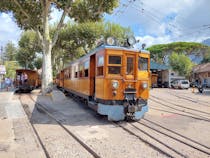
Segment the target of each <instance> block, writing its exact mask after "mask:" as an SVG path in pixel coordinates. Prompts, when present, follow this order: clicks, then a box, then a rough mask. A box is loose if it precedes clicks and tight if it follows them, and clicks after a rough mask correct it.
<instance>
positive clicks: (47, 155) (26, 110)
mask: <svg viewBox="0 0 210 158" xmlns="http://www.w3.org/2000/svg"><path fill="white" fill-rule="evenodd" d="M18 99H19V100H20V103H21V105H22V107H23V109H24V111H25V113H26V115H27V116H28V118H30V117H31V112H30V109H29V107H28V105H27V104H25V103H23V101H22V98H21V94H20V95H19V97H18ZM29 121H30V119H29ZM30 124H31V126H32V129H33V131H34V133H35V135H36V137H37V139H38V141H39V143H40V145H41V147H42V149H43V151H44V153H45V156H46V158H50V155H49V153H48V151H47V149H46V148H45V146H44V144H43V142H42V140H41V138H40V136H39V134H38V132H37V130H36V128H35V127H34V125H33V123H32V122H31V121H30Z"/></svg>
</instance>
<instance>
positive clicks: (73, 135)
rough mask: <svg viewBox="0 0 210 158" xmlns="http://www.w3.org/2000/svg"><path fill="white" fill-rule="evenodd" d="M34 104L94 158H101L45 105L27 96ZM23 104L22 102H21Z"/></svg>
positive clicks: (47, 155)
mask: <svg viewBox="0 0 210 158" xmlns="http://www.w3.org/2000/svg"><path fill="white" fill-rule="evenodd" d="M27 96H28V97H29V98H30V99H31V100H32V101H33V102H34V103H35V106H36V108H37V110H38V111H41V112H43V113H45V114H46V115H47V116H48V117H49V118H51V119H52V120H54V121H55V122H56V123H57V125H59V126H60V127H61V128H62V129H63V130H64V131H65V132H66V133H67V134H68V135H70V136H71V137H72V138H74V139H75V140H76V141H77V142H78V143H79V144H80V145H81V146H82V147H83V148H84V149H85V150H86V151H87V152H89V153H90V154H91V155H92V156H93V157H94V158H101V156H100V155H98V154H97V153H96V152H95V151H94V149H92V148H91V147H90V146H88V145H87V144H86V143H85V142H83V141H82V140H81V139H80V138H79V137H78V136H77V135H75V134H74V133H73V132H72V131H70V130H69V129H68V128H66V127H65V126H64V125H63V124H62V121H63V120H58V119H57V118H55V117H54V116H53V114H51V113H50V112H49V111H48V109H47V108H45V106H44V105H42V104H41V103H38V102H36V101H35V100H34V99H33V97H32V96H31V95H27ZM20 101H21V96H20ZM21 102H22V101H21ZM21 104H22V105H23V107H24V106H25V107H26V104H23V103H21ZM26 113H28V114H29V115H30V112H29V111H28V112H27V110H26ZM32 126H33V130H34V131H35V133H36V135H37V137H38V139H39V141H40V144H41V145H42V148H43V149H44V152H45V154H46V157H47V158H50V156H49V153H48V151H47V150H46V148H45V146H44V145H43V142H42V140H41V139H40V137H39V134H38V132H37V130H36V129H35V127H34V125H33V124H32Z"/></svg>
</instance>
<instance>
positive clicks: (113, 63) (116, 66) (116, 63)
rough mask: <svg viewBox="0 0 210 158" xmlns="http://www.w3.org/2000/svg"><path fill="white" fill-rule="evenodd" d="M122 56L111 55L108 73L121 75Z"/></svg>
mask: <svg viewBox="0 0 210 158" xmlns="http://www.w3.org/2000/svg"><path fill="white" fill-rule="evenodd" d="M121 66H122V61H121V56H117V55H116V56H115V55H110V56H109V63H108V73H109V74H120V72H121Z"/></svg>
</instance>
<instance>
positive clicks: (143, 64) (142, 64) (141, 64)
mask: <svg viewBox="0 0 210 158" xmlns="http://www.w3.org/2000/svg"><path fill="white" fill-rule="evenodd" d="M138 68H139V70H140V71H148V58H143V57H139V61H138Z"/></svg>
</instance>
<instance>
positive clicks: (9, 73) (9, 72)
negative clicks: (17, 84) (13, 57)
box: [5, 61, 19, 79]
mask: <svg viewBox="0 0 210 158" xmlns="http://www.w3.org/2000/svg"><path fill="white" fill-rule="evenodd" d="M5 67H6V75H5V77H10V78H13V79H14V78H15V73H16V72H15V70H16V69H17V68H19V65H18V63H17V62H16V61H5Z"/></svg>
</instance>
